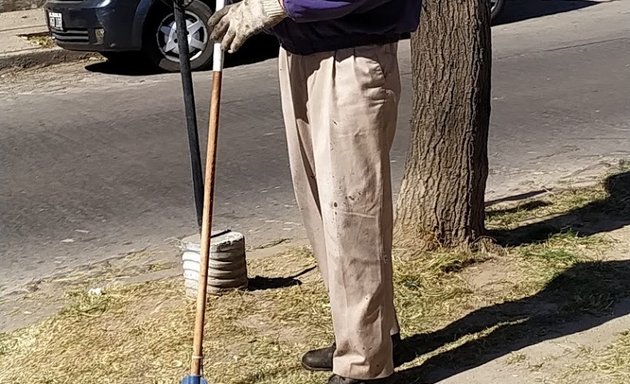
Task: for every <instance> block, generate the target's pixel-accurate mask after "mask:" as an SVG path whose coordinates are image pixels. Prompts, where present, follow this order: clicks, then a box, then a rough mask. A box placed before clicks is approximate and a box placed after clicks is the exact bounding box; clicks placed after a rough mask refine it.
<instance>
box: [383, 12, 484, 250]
mask: <svg viewBox="0 0 630 384" xmlns="http://www.w3.org/2000/svg"><path fill="white" fill-rule="evenodd" d="M491 56H492V55H491V42H490V10H489V1H488V0H450V1H444V0H425V1H424V5H423V15H422V19H421V23H420V28H419V30H418V32H416V33H415V34H414V35H413V36H412V38H411V60H412V69H413V114H412V135H411V145H410V151H409V154H408V157H407V163H406V166H405V176H404V178H403V182H402V187H401V191H400V196H399V199H398V204H397V218H396V226H395V236H396V240H397V241H398V242H402V243H408V242H409V241H411V242H414V243H415V242H420V243H421V244H424V245H439V246H445V247H457V246H462V245H464V246H465V245H469V244H470V243H471V242H474V241H475V240H476V239H478V238H479V236H480V235H482V234H483V232H484V218H485V213H484V194H485V188H486V179H487V176H488V151H487V144H488V124H489V119H490V73H491Z"/></svg>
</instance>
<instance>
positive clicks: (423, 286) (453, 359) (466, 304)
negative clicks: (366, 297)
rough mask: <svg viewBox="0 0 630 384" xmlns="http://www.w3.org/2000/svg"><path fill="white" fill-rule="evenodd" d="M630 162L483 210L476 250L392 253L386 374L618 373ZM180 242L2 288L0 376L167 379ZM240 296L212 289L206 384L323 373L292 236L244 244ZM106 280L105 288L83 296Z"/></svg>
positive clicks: (629, 338) (306, 378)
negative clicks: (395, 358)
mask: <svg viewBox="0 0 630 384" xmlns="http://www.w3.org/2000/svg"><path fill="white" fill-rule="evenodd" d="M629 191H630V173H628V171H627V170H626V169H625V168H624V169H623V170H621V171H619V172H617V173H615V174H612V175H609V176H608V177H607V178H606V179H605V180H604V181H603V182H602V183H601V184H598V185H596V186H589V187H584V186H580V187H579V188H577V189H567V190H557V191H554V192H550V193H546V194H544V195H539V196H535V197H530V198H527V199H524V200H518V201H509V202H498V203H496V204H492V205H490V206H489V207H488V227H489V228H490V230H491V232H490V234H491V235H492V237H493V238H494V239H495V242H494V243H493V244H492V245H490V246H487V245H486V246H485V247H481V248H480V249H479V250H476V251H474V252H464V251H459V252H454V251H449V250H437V251H434V252H431V253H427V252H423V251H421V250H414V249H396V250H395V261H396V263H395V265H396V272H395V284H396V294H397V303H396V304H397V308H398V310H399V316H400V319H401V323H402V326H403V338H404V343H403V345H404V347H405V348H406V349H407V350H408V351H412V352H413V354H412V357H410V358H409V359H408V360H409V361H408V362H407V363H406V364H405V365H403V366H402V367H401V368H400V369H399V370H398V373H397V376H396V382H397V383H449V384H476V383H479V384H481V383H505V384H521V383H523V384H526V383H549V384H569V383H572V384H573V383H585V384H586V383H588V384H599V383H601V384H604V383H606V384H609V383H610V384H615V383H617V384H622V383H629V382H630V287H629V286H628V285H627V281H629V280H630V214H629V212H630V192H629ZM177 254H178V253H177V252H174V253H173V255H171V256H169V257H167V258H164V255H161V256H160V257H156V256H155V255H152V254H151V253H150V252H140V253H134V254H129V255H126V256H124V257H121V258H119V259H115V260H110V261H108V262H105V263H101V264H97V265H93V266H91V267H89V268H86V269H82V270H76V271H72V272H69V273H67V274H63V275H59V276H54V277H51V278H49V279H46V280H43V281H40V282H37V283H34V284H33V285H31V286H30V287H29V288H28V289H27V290H26V291H24V292H14V293H13V294H12V295H11V296H7V297H4V298H2V300H1V301H0V311H2V313H3V317H2V323H1V324H0V325H1V326H2V330H3V331H4V333H0V382H2V383H5V382H6V383H17V382H32V383H70V382H81V383H92V382H94V383H97V382H98V383H121V384H122V383H129V382H131V380H133V382H138V383H167V382H173V381H178V380H179V378H180V377H182V376H183V375H185V373H186V367H187V365H188V361H189V360H190V341H191V340H190V339H191V329H192V313H193V305H194V303H193V302H192V300H190V299H185V298H184V295H183V284H182V279H181V277H180V276H181V275H180V274H181V271H180V267H179V262H178V260H177ZM248 254H249V264H248V269H249V275H250V278H251V280H250V281H251V284H250V290H249V291H248V292H235V293H233V294H229V295H226V296H222V297H218V298H217V297H215V298H211V299H209V308H208V312H207V317H208V325H207V328H206V334H207V339H206V340H207V341H206V344H205V353H206V372H205V376H206V377H207V378H208V379H209V380H210V382H212V383H226V384H227V383H233V384H236V383H238V384H245V383H251V384H253V383H277V384H288V383H292V384H294V383H297V384H299V383H304V384H315V383H323V382H325V380H326V377H327V376H326V374H310V373H307V372H305V371H304V370H303V369H301V367H300V366H299V357H300V355H301V353H302V352H303V351H305V350H307V349H308V348H310V347H313V346H319V345H323V344H326V343H327V342H329V341H330V340H331V338H332V332H331V329H330V318H329V313H328V311H329V307H328V303H327V300H326V294H325V291H324V288H323V286H322V284H321V282H320V280H319V277H318V273H317V270H316V269H314V267H315V263H314V260H313V258H312V256H311V255H310V252H309V251H308V249H306V248H304V244H303V243H299V244H296V243H291V242H287V241H283V242H279V243H278V244H269V245H268V246H263V247H260V248H258V249H252V250H250V251H249V253H248ZM92 288H102V294H98V295H94V294H89V293H88V292H89V290H90V289H92Z"/></svg>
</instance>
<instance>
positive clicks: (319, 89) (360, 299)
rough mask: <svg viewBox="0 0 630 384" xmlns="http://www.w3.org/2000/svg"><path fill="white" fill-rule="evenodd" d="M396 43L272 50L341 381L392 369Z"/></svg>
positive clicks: (395, 329) (395, 328) (296, 183)
mask: <svg viewBox="0 0 630 384" xmlns="http://www.w3.org/2000/svg"><path fill="white" fill-rule="evenodd" d="M397 47H398V44H386V45H374V46H364V47H357V48H351V49H343V50H338V51H333V52H323V53H317V54H313V55H307V56H301V55H294V54H291V53H288V52H286V51H285V50H281V52H280V59H279V61H280V62H279V70H280V83H281V93H282V107H283V113H284V119H285V124H286V131H287V139H288V147H289V158H290V165H291V173H292V177H293V184H294V188H295V195H296V198H297V203H298V206H299V209H300V212H301V214H302V218H303V221H304V225H305V227H306V231H307V233H308V237H309V240H310V242H311V244H312V247H313V251H314V254H315V257H316V258H317V261H318V264H319V269H320V271H321V274H322V276H323V279H324V282H325V284H326V287H327V289H328V293H329V295H330V304H331V309H332V318H333V327H334V333H335V341H336V343H337V349H336V352H335V355H334V358H333V372H334V373H336V374H338V375H340V376H343V377H346V378H353V379H375V378H382V377H387V376H390V375H391V374H392V373H393V362H392V342H391V337H390V335H392V334H394V333H397V332H398V321H397V319H396V313H395V309H394V304H393V284H392V259H391V248H392V221H393V219H392V191H391V180H390V179H391V176H390V160H389V152H390V148H391V145H392V140H393V138H394V133H395V129H396V119H397V115H398V101H399V99H400V75H399V72H398V59H397Z"/></svg>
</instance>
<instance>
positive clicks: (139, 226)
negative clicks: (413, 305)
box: [0, 0, 630, 295]
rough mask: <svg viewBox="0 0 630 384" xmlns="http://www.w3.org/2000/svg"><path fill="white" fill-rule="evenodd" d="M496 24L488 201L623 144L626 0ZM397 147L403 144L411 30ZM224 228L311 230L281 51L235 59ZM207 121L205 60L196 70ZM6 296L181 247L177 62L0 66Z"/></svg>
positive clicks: (538, 5)
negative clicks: (295, 189) (164, 66)
mask: <svg viewBox="0 0 630 384" xmlns="http://www.w3.org/2000/svg"><path fill="white" fill-rule="evenodd" d="M508 6H510V9H509V11H510V12H508V15H507V17H506V18H505V19H504V23H503V24H501V25H498V26H495V27H494V29H493V38H494V68H493V71H494V76H493V115H492V126H491V137H490V165H491V175H490V180H489V183H488V199H495V198H501V197H506V196H510V195H513V194H517V193H521V192H530V191H535V190H537V189H540V188H542V187H548V186H551V185H555V184H557V183H559V182H563V181H572V180H576V179H579V178H580V177H582V176H586V175H589V174H590V173H594V172H595V171H596V170H598V169H599V168H600V167H604V166H605V165H606V164H609V163H613V162H614V161H616V159H620V158H629V157H630V156H629V155H630V123H629V121H630V93H629V92H628V89H630V49H629V48H630V23H627V20H628V18H629V17H630V1H627V0H623V1H614V2H590V1H570V2H567V1H557V2H551V1H540V0H539V1H534V0H530V1H524V0H523V1H513V2H511V3H508ZM400 60H401V67H402V73H403V84H404V95H403V101H402V105H401V119H400V121H401V123H400V129H399V134H398V136H397V139H396V143H395V146H394V150H393V153H392V162H393V167H394V177H395V179H396V182H395V184H397V183H398V181H399V180H400V176H401V173H402V167H403V163H404V159H405V152H406V147H407V141H408V132H409V128H408V117H409V111H410V104H411V103H410V101H411V96H410V66H409V48H408V43H406V42H404V43H402V44H401V53H400ZM224 84H225V85H224V97H223V110H222V121H221V133H220V145H219V162H218V179H217V189H218V190H217V198H216V213H217V219H216V227H217V228H225V227H230V228H232V229H234V230H238V231H241V232H243V233H245V234H246V236H247V239H248V242H249V244H250V245H253V244H260V243H263V242H266V241H269V240H272V239H277V238H285V237H286V238H296V237H297V238H299V237H301V236H303V234H302V230H301V227H300V224H299V222H300V219H299V217H297V215H296V208H295V203H294V200H293V193H292V189H291V185H290V180H289V174H288V166H287V155H286V151H285V141H284V133H283V128H282V121H281V115H280V109H279V95H278V87H277V78H276V61H275V60H273V59H271V60H267V61H263V62H259V63H255V64H251V65H242V66H237V67H233V68H230V69H228V70H226V73H225V80H224ZM195 87H196V91H197V102H198V108H199V113H200V115H201V116H200V125H201V126H202V127H203V126H204V125H205V124H206V121H207V118H206V117H205V115H206V114H207V105H208V93H209V87H210V83H209V73H207V72H206V73H197V74H195ZM0 164H1V168H0V295H1V294H2V293H6V292H10V291H12V290H15V289H16V288H17V287H19V286H21V285H22V284H24V283H26V282H28V281H29V280H31V279H36V278H41V277H42V276H45V275H48V274H51V273H54V272H55V271H59V270H60V269H63V268H69V267H72V266H76V265H80V264H86V263H90V262H94V261H96V260H101V259H105V258H108V257H112V256H116V255H119V254H121V253H125V252H129V251H132V250H139V249H144V248H147V247H148V248H150V249H153V250H156V251H163V252H165V254H166V253H169V252H170V253H171V254H172V253H173V252H174V251H173V250H174V248H173V246H172V245H171V242H170V240H169V239H173V238H177V237H182V236H185V235H188V234H192V233H194V232H195V231H196V228H195V219H194V209H193V200H192V192H191V187H190V171H189V163H188V154H187V141H186V133H185V129H184V116H183V106H182V100H181V85H180V79H179V76H178V75H177V74H153V75H151V74H142V73H116V71H115V70H112V69H111V68H108V67H107V66H106V65H102V64H96V65H95V64H90V65H88V66H87V67H86V65H85V64H81V65H79V64H71V65H64V66H58V67H53V68H49V69H45V70H40V71H27V72H23V73H20V74H17V75H7V76H5V77H3V78H1V79H0Z"/></svg>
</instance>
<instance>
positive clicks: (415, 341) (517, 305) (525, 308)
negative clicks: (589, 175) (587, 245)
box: [397, 172, 630, 384]
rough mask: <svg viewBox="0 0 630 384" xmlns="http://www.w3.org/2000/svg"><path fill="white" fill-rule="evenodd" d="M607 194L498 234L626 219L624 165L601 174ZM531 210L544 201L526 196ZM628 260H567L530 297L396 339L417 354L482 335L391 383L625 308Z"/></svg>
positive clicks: (450, 371)
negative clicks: (568, 262)
mask: <svg viewBox="0 0 630 384" xmlns="http://www.w3.org/2000/svg"><path fill="white" fill-rule="evenodd" d="M605 187H606V190H607V192H608V197H607V198H605V199H603V200H600V201H596V202H592V203H590V204H588V205H586V206H584V207H582V208H578V209H575V210H574V211H571V212H568V213H567V214H565V215H561V216H558V217H553V218H551V219H549V220H545V221H543V222H540V223H534V224H530V225H525V226H523V227H520V228H517V229H514V230H512V231H504V232H502V233H500V234H499V235H500V237H502V238H503V239H504V240H505V241H506V243H507V244H511V245H516V244H529V243H536V242H541V241H544V240H546V239H547V238H549V236H552V235H554V234H556V233H560V232H562V231H567V230H572V231H575V232H577V233H578V234H580V235H584V236H586V235H593V234H596V233H600V232H608V231H612V230H614V229H618V228H621V227H623V226H626V225H630V172H623V173H619V174H616V175H613V176H610V177H608V178H607V179H606V181H605ZM530 204H531V209H533V208H536V207H538V206H541V205H544V204H547V203H545V202H542V201H540V202H536V201H532V202H531V203H530ZM628 281H630V261H627V260H624V261H593V262H583V263H579V264H576V265H574V266H573V267H571V268H569V269H568V270H566V271H564V272H563V273H561V274H560V275H558V276H557V277H555V278H554V279H553V280H552V281H551V282H550V283H549V284H548V285H547V286H546V287H545V289H543V290H542V291H540V292H539V293H537V294H536V295H533V296H531V297H526V298H523V299H521V300H517V301H511V302H506V303H502V304H497V305H493V306H490V307H486V308H482V309H479V310H476V311H474V312H472V313H470V314H469V315H467V316H465V317H464V318H462V319H460V320H457V321H455V322H454V323H452V324H450V325H448V326H447V327H445V328H443V329H441V330H439V331H437V332H433V333H427V334H419V335H415V336H412V337H410V338H407V339H405V340H404V342H403V343H404V344H403V346H404V347H406V348H408V349H410V350H411V351H413V355H414V356H420V355H423V354H426V353H428V352H431V351H434V350H436V349H438V348H440V347H442V346H444V345H446V344H448V343H451V342H454V341H457V340H458V339H460V338H461V337H462V336H464V335H469V334H475V333H478V332H481V331H484V330H489V329H492V330H491V331H490V332H489V333H488V334H487V335H485V336H482V337H480V338H478V339H475V340H471V341H468V342H466V343H464V344H463V345H461V346H459V347H456V348H454V349H452V350H450V351H446V352H443V353H440V354H438V355H436V356H434V357H431V358H430V359H429V360H427V361H426V362H424V363H423V364H422V365H421V366H419V367H414V368H411V369H408V370H406V371H403V372H400V373H399V375H398V377H399V379H398V380H397V382H399V383H401V384H402V383H435V382H439V381H441V380H444V379H446V378H448V377H451V376H454V375H456V374H458V373H461V372H464V371H466V370H469V369H471V368H474V367H478V366H480V365H483V364H485V363H487V362H489V361H492V360H494V359H497V358H499V357H501V356H505V355H507V354H509V353H511V352H513V351H516V350H519V349H521V348H524V347H527V346H530V345H534V344H537V343H540V342H542V341H545V340H549V339H553V338H557V337H560V336H565V335H570V334H574V333H577V332H581V331H584V330H587V329H590V328H594V327H597V326H599V325H601V324H603V323H605V322H607V321H609V320H611V319H614V318H617V317H621V316H624V315H627V314H629V313H630V300H628V299H629V298H630V285H629V284H628Z"/></svg>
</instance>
